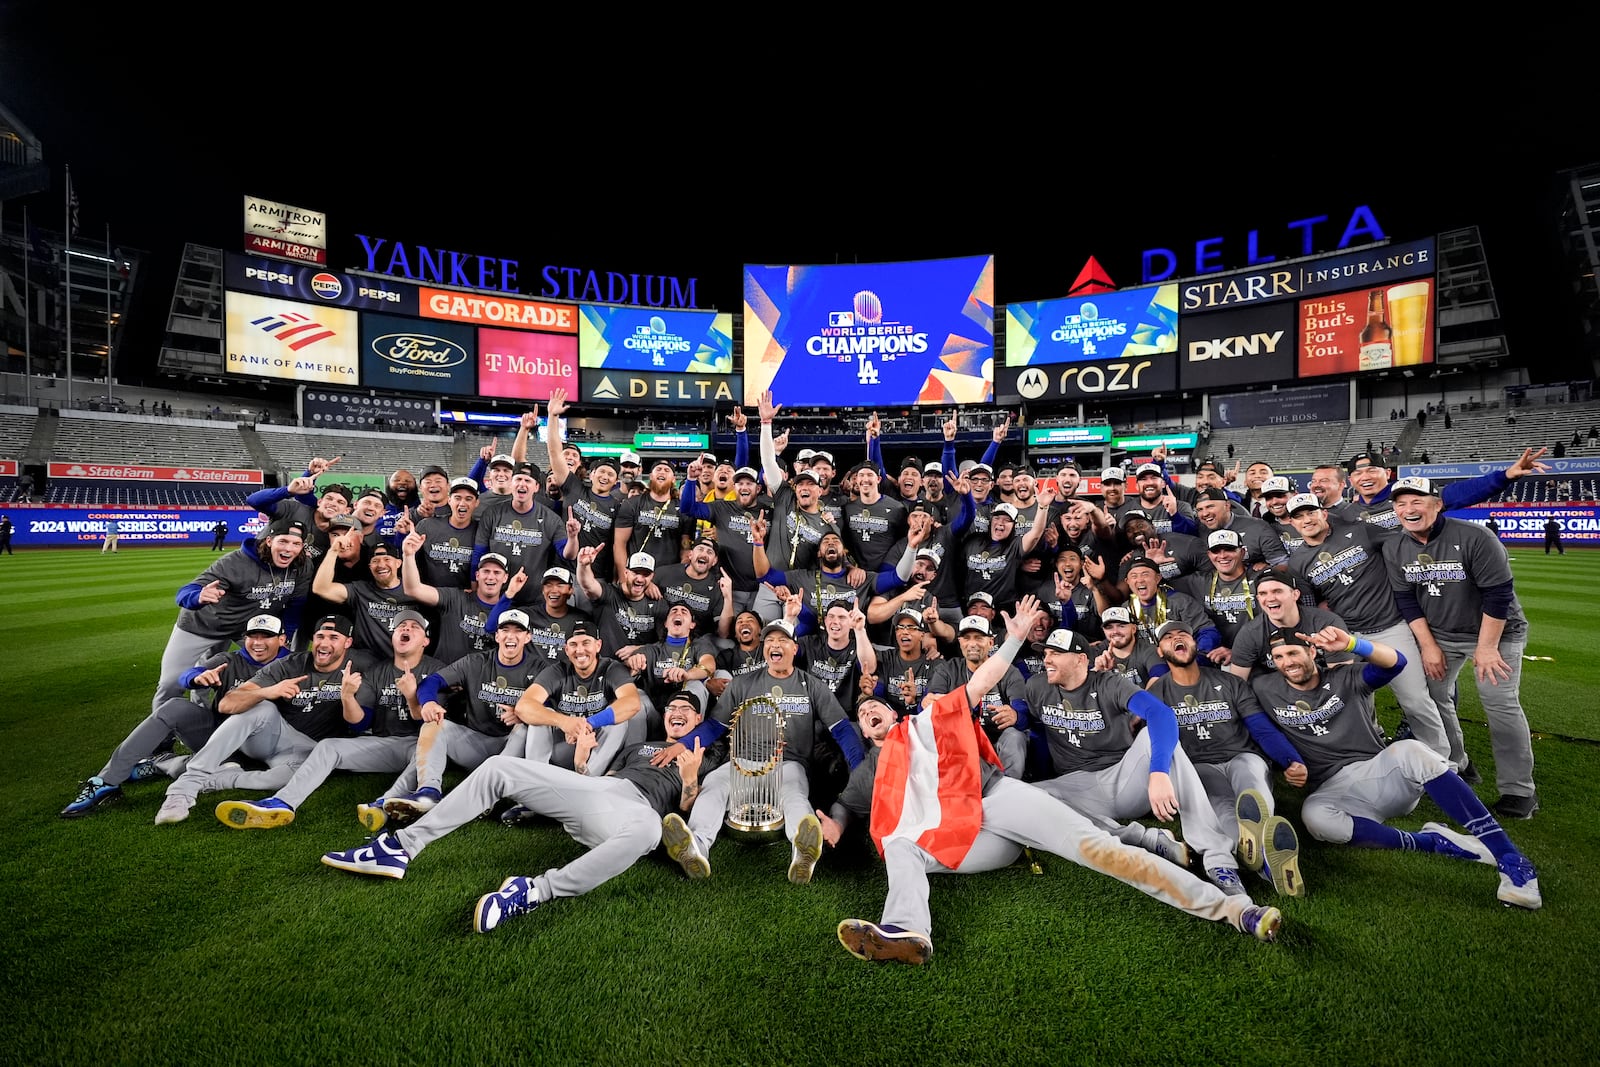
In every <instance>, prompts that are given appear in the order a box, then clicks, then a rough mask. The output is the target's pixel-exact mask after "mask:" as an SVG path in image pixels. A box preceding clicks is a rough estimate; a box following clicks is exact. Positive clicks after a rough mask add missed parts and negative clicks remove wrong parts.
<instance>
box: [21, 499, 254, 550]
mask: <svg viewBox="0 0 1600 1067" xmlns="http://www.w3.org/2000/svg"><path fill="white" fill-rule="evenodd" d="M0 514H3V515H9V516H11V522H12V525H13V526H15V527H16V530H15V532H14V533H13V534H12V535H11V543H12V544H13V545H15V546H17V547H18V548H41V547H56V548H62V547H72V546H81V545H98V544H99V543H100V542H101V541H104V540H105V536H106V524H107V523H108V522H110V521H111V520H113V519H115V520H116V523H117V541H118V543H119V544H120V545H124V546H126V545H152V546H153V545H206V546H209V545H210V544H211V538H212V537H213V536H214V535H213V534H212V530H213V528H214V527H215V526H216V525H217V523H219V522H225V523H227V524H228V544H229V545H231V546H232V547H234V548H238V547H239V542H241V541H243V540H244V539H245V538H246V537H254V536H256V535H257V534H259V533H260V532H261V531H262V530H263V529H264V528H265V527H266V519H264V518H263V517H262V515H261V513H260V512H259V511H256V510H255V509H254V508H144V507H134V506H128V507H121V506H118V507H105V508H63V507H53V508H43V507H26V508H19V507H4V508H0Z"/></svg>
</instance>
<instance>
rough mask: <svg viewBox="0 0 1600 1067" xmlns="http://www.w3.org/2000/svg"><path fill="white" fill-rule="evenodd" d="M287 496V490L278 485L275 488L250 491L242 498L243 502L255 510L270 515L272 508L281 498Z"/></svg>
mask: <svg viewBox="0 0 1600 1067" xmlns="http://www.w3.org/2000/svg"><path fill="white" fill-rule="evenodd" d="M288 496H289V490H287V489H285V488H282V487H281V486H280V487H279V488H277V489H261V490H258V491H257V492H254V493H251V494H250V495H249V496H247V497H245V498H244V502H245V503H246V504H248V505H250V506H251V507H253V508H255V509H256V510H257V511H264V512H266V513H267V514H269V515H270V514H272V509H273V508H275V507H277V506H278V504H279V503H280V502H282V501H283V500H286V499H288Z"/></svg>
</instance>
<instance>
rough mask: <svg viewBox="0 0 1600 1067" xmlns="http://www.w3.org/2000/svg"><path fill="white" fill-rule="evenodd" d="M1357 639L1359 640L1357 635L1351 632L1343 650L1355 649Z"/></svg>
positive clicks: (1350, 650) (1352, 650)
mask: <svg viewBox="0 0 1600 1067" xmlns="http://www.w3.org/2000/svg"><path fill="white" fill-rule="evenodd" d="M1359 640H1361V639H1360V638H1359V637H1357V636H1356V635H1355V634H1351V635H1350V643H1349V644H1348V645H1345V646H1344V650H1345V651H1346V652H1354V651H1355V650H1356V642H1357V641H1359Z"/></svg>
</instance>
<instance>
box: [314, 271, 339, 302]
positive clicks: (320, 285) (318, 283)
mask: <svg viewBox="0 0 1600 1067" xmlns="http://www.w3.org/2000/svg"><path fill="white" fill-rule="evenodd" d="M311 292H312V294H313V295H315V296H319V297H321V298H322V299H324V300H337V299H339V297H340V295H341V294H342V293H343V292H344V285H343V283H341V282H340V281H339V278H338V276H337V275H333V274H329V273H328V272H327V271H323V272H322V273H320V274H314V275H312V277H311Z"/></svg>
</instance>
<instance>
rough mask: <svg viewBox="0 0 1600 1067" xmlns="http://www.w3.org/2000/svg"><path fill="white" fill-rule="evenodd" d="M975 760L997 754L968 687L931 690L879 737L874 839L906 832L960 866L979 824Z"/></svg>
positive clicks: (882, 841)
mask: <svg viewBox="0 0 1600 1067" xmlns="http://www.w3.org/2000/svg"><path fill="white" fill-rule="evenodd" d="M980 762H987V763H990V764H993V765H994V766H995V767H996V768H999V767H1000V757H999V756H997V755H996V754H995V751H994V746H993V745H991V744H990V743H989V738H988V737H987V736H985V734H984V732H983V727H982V726H981V725H979V723H978V721H977V720H976V719H975V718H974V717H973V715H972V708H971V707H970V706H968V704H967V687H966V686H960V687H958V688H957V689H956V690H955V691H954V692H952V693H945V694H944V695H942V696H938V697H935V698H934V701H933V705H932V706H931V707H929V708H927V709H925V710H923V711H922V713H921V714H918V715H908V716H906V717H905V718H903V719H901V720H900V722H898V723H897V724H895V727H894V729H893V730H890V731H889V735H888V736H887V737H885V738H884V739H883V749H882V751H880V752H879V753H878V773H877V777H876V778H875V779H874V780H873V786H872V826H871V831H872V840H873V841H874V842H876V844H877V846H878V852H879V854H882V852H883V848H884V845H886V844H887V843H888V842H890V841H893V840H894V839H896V838H900V837H908V838H911V839H912V840H913V841H915V842H916V843H917V845H918V846H919V847H920V848H921V849H922V850H923V851H925V852H927V853H928V854H930V855H931V856H933V858H934V859H936V860H938V861H939V862H940V863H942V864H944V865H945V866H946V867H950V868H952V869H954V868H956V867H959V866H960V865H961V861H962V860H963V859H965V858H966V856H967V850H968V849H970V848H971V847H972V842H973V841H974V840H976V839H977V836H978V831H979V829H981V828H982V826H983V775H982V771H981V769H980V767H979V763H980Z"/></svg>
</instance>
